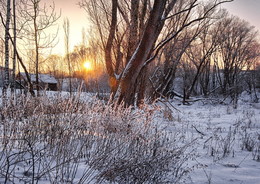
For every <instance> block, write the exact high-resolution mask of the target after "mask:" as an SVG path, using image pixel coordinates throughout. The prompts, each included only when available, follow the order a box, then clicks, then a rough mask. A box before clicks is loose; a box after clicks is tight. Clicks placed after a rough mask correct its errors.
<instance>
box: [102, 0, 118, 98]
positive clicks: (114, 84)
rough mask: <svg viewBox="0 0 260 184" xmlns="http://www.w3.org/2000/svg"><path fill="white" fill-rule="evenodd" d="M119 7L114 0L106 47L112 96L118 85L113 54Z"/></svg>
mask: <svg viewBox="0 0 260 184" xmlns="http://www.w3.org/2000/svg"><path fill="white" fill-rule="evenodd" d="M117 7H118V1H117V0H112V19H111V25H110V30H109V36H108V39H107V43H106V47H105V62H106V68H107V72H108V75H109V85H110V87H111V94H112V97H113V96H114V94H115V92H116V90H117V86H118V80H117V78H116V76H115V71H114V69H113V62H112V56H111V51H112V46H113V40H114V38H115V32H116V24H117Z"/></svg>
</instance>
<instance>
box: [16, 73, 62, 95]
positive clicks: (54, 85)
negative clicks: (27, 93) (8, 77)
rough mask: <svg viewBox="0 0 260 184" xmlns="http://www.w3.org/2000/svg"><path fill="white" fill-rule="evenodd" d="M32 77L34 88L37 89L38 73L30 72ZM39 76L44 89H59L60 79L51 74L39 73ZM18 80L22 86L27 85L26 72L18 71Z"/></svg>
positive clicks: (41, 86)
mask: <svg viewBox="0 0 260 184" xmlns="http://www.w3.org/2000/svg"><path fill="white" fill-rule="evenodd" d="M29 76H30V79H31V82H32V84H33V88H34V89H36V74H30V73H29ZM38 77H39V86H40V89H42V90H50V91H57V90H58V81H57V80H56V79H55V77H53V76H51V75H49V74H38ZM16 80H17V81H18V82H20V83H21V85H22V86H27V83H28V81H27V77H26V74H25V73H24V72H20V73H18V75H17V76H16Z"/></svg>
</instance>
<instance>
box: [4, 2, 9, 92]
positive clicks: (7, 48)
mask: <svg viewBox="0 0 260 184" xmlns="http://www.w3.org/2000/svg"><path fill="white" fill-rule="evenodd" d="M6 9H7V11H6V12H7V13H6V23H5V75H4V87H3V94H4V96H5V95H6V90H7V88H8V86H9V38H10V35H9V34H8V33H9V26H10V20H11V1H10V0H7V6H6Z"/></svg>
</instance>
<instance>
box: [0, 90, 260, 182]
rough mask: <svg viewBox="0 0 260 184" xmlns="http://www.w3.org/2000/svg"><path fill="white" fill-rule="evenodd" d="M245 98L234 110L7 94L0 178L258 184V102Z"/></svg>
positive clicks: (210, 103) (202, 104) (206, 104)
mask: <svg viewBox="0 0 260 184" xmlns="http://www.w3.org/2000/svg"><path fill="white" fill-rule="evenodd" d="M249 97H250V96H249V95H247V94H245V93H244V94H243V95H242V96H241V97H240V100H239V103H238V107H237V109H234V108H233V107H232V105H228V104H226V105H223V104H222V105H220V104H217V103H215V102H218V101H221V100H218V99H215V100H203V101H201V100H200V101H196V102H195V103H193V104H192V105H189V106H187V105H180V103H179V102H178V101H177V100H176V99H175V100H173V101H172V102H171V104H167V105H168V106H167V107H165V104H158V103H157V104H154V105H145V106H144V107H143V108H142V109H136V110H134V109H131V108H127V109H126V108H122V107H120V106H119V107H115V106H113V105H106V104H105V103H104V102H102V101H100V100H98V99H96V98H94V97H91V96H90V95H89V94H84V93H75V94H74V95H72V97H70V95H69V94H68V93H56V92H51V93H47V94H42V96H41V97H39V98H31V97H25V96H18V97H16V98H15V100H12V98H9V99H8V102H7V103H6V104H5V106H2V107H1V109H0V114H1V116H0V118H1V121H0V122H1V123H0V129H1V130H0V141H1V142H0V183H5V182H6V183H149V184H150V183H188V184H192V183H196V184H204V183H208V184H209V183H216V184H222V183H225V184H232V183H249V184H258V183H259V181H260V175H259V171H260V103H252V102H251V100H250V98H249ZM171 105H172V106H171ZM173 107H175V108H173ZM176 108H177V109H178V110H179V111H177V110H176Z"/></svg>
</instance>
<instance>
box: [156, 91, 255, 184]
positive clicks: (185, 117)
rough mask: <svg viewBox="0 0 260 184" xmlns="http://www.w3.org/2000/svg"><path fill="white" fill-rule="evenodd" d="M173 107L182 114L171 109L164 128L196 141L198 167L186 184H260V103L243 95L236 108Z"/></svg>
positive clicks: (174, 102)
mask: <svg viewBox="0 0 260 184" xmlns="http://www.w3.org/2000/svg"><path fill="white" fill-rule="evenodd" d="M208 102H210V101H208ZM172 104H173V106H174V107H176V108H177V109H178V110H179V111H180V112H179V111H176V110H172V111H173V114H172V115H173V116H172V117H171V118H170V119H169V118H168V119H169V121H164V122H161V123H162V124H163V125H162V126H164V128H165V129H167V130H168V131H171V132H176V131H177V132H180V133H182V134H183V137H184V139H185V140H186V141H188V140H194V139H195V140H196V141H195V142H194V144H193V148H195V151H196V154H197V158H195V159H194V161H192V164H194V165H196V164H198V165H197V167H196V169H194V170H193V172H191V175H190V176H189V178H188V179H187V181H186V182H187V183H190V184H192V183H194V184H204V183H205V184H206V183H214V184H224V183H225V184H260V103H251V102H250V97H249V95H247V94H243V95H242V96H241V99H240V100H239V102H238V108H237V109H234V108H233V107H232V105H219V104H218V105H213V104H210V103H207V102H206V101H203V102H202V101H198V102H196V103H194V104H192V105H189V106H187V105H180V103H178V102H176V101H173V103H172ZM192 164H191V165H192Z"/></svg>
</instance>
